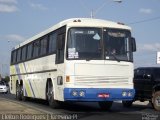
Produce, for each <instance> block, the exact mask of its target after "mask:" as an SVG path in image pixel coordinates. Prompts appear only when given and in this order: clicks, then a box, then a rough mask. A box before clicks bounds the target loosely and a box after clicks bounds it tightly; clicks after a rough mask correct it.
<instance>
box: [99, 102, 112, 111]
mask: <svg viewBox="0 0 160 120" xmlns="http://www.w3.org/2000/svg"><path fill="white" fill-rule="evenodd" d="M98 104H99V106H100V108H101V109H102V110H110V109H111V107H112V104H113V101H102V102H98Z"/></svg>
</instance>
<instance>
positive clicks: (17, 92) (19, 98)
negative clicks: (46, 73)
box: [16, 83, 22, 101]
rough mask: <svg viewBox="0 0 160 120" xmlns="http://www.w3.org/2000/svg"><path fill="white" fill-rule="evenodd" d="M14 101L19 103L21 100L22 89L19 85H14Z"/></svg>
mask: <svg viewBox="0 0 160 120" xmlns="http://www.w3.org/2000/svg"><path fill="white" fill-rule="evenodd" d="M16 99H17V100H19V101H21V100H22V88H21V85H20V84H18V83H17V84H16Z"/></svg>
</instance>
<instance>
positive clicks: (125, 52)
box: [67, 28, 133, 61]
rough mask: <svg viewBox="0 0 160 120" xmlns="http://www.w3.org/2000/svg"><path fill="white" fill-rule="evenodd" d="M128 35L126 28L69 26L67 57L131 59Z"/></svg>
mask: <svg viewBox="0 0 160 120" xmlns="http://www.w3.org/2000/svg"><path fill="white" fill-rule="evenodd" d="M102 30H103V32H102ZM130 37H131V35H130V32H129V31H127V30H119V29H105V28H104V29H100V28H71V29H70V30H69V33H68V43H67V59H81V60H104V59H106V60H116V61H133V57H132V54H133V53H132V50H131V42H130Z"/></svg>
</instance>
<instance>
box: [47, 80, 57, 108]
mask: <svg viewBox="0 0 160 120" xmlns="http://www.w3.org/2000/svg"><path fill="white" fill-rule="evenodd" d="M47 100H48V103H49V106H50V107H52V108H54V109H56V108H59V107H60V102H59V101H57V100H55V99H54V91H53V84H52V82H48V83H47Z"/></svg>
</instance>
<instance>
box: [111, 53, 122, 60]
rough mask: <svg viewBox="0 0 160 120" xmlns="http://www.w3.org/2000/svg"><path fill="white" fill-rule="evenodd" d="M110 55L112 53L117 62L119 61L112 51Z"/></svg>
mask: <svg viewBox="0 0 160 120" xmlns="http://www.w3.org/2000/svg"><path fill="white" fill-rule="evenodd" d="M110 55H112V56H113V57H114V59H115V60H117V62H120V60H119V59H118V58H117V57H116V56H115V54H114V53H111V54H110Z"/></svg>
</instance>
